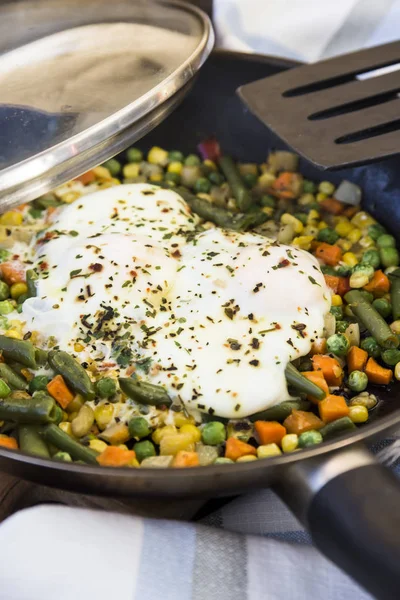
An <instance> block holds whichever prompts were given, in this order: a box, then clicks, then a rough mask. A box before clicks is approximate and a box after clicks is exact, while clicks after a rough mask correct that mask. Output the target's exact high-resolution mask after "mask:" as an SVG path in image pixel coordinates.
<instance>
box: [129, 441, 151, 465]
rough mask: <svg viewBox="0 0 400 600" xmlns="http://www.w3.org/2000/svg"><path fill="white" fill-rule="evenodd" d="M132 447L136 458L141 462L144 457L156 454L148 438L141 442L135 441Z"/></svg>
mask: <svg viewBox="0 0 400 600" xmlns="http://www.w3.org/2000/svg"><path fill="white" fill-rule="evenodd" d="M133 449H134V451H135V454H136V458H137V459H138V461H139V462H140V463H141V462H142V460H144V459H145V458H149V457H150V456H156V449H155V447H154V444H153V443H152V442H150V440H144V441H143V442H137V443H136V444H135V445H134V446H133Z"/></svg>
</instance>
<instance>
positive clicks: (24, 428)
mask: <svg viewBox="0 0 400 600" xmlns="http://www.w3.org/2000/svg"><path fill="white" fill-rule="evenodd" d="M18 439H19V447H20V449H21V450H22V451H23V452H26V453H27V454H34V455H35V456H41V457H42V458H50V452H49V449H48V447H47V444H46V442H45V441H44V440H43V438H42V437H41V436H40V435H39V431H38V428H37V427H36V426H35V425H20V426H19V427H18Z"/></svg>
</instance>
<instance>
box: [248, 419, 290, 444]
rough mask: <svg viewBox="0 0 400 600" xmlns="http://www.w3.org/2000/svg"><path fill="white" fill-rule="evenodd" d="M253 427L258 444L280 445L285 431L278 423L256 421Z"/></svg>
mask: <svg viewBox="0 0 400 600" xmlns="http://www.w3.org/2000/svg"><path fill="white" fill-rule="evenodd" d="M254 427H255V429H256V432H257V434H258V438H259V440H260V444H280V443H281V439H282V438H283V436H284V435H286V429H285V428H284V426H283V425H281V424H280V423H278V421H256V422H255V423H254Z"/></svg>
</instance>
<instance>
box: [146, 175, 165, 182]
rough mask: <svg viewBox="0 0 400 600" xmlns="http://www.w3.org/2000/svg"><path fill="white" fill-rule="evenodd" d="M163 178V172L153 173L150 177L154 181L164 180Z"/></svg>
mask: <svg viewBox="0 0 400 600" xmlns="http://www.w3.org/2000/svg"><path fill="white" fill-rule="evenodd" d="M162 179H163V176H162V174H161V173H153V174H152V175H150V177H149V181H152V182H153V183H158V182H159V181H162Z"/></svg>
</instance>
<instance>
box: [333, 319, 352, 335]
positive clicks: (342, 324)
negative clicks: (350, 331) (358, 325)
mask: <svg viewBox="0 0 400 600" xmlns="http://www.w3.org/2000/svg"><path fill="white" fill-rule="evenodd" d="M348 326H349V324H348V322H347V321H336V333H345V331H346V329H347V328H348Z"/></svg>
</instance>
